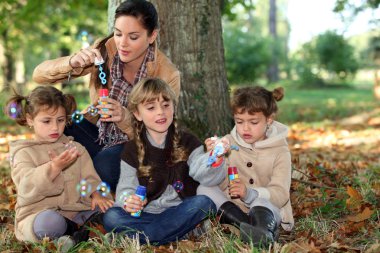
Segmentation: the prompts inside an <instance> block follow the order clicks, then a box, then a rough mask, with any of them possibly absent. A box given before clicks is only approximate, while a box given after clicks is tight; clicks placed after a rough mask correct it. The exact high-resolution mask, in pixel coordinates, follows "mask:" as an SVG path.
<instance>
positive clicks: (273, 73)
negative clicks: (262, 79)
mask: <svg viewBox="0 0 380 253" xmlns="http://www.w3.org/2000/svg"><path fill="white" fill-rule="evenodd" d="M276 15H277V8H276V0H270V6H269V34H270V36H271V37H272V60H271V64H270V66H269V69H268V81H269V82H270V83H272V82H277V81H278V80H279V77H278V57H277V51H278V50H277V47H278V45H277V18H276Z"/></svg>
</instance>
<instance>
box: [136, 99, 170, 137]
mask: <svg viewBox="0 0 380 253" xmlns="http://www.w3.org/2000/svg"><path fill="white" fill-rule="evenodd" d="M133 114H134V115H135V117H136V119H137V120H138V121H143V123H144V125H145V127H146V128H147V130H148V132H149V134H150V135H151V136H152V137H153V138H155V137H157V139H160V137H162V136H165V135H166V133H167V131H168V129H169V126H170V125H171V124H172V122H173V115H174V105H173V102H172V101H165V100H164V99H163V97H162V95H160V97H159V98H158V99H156V100H154V101H145V102H144V103H141V104H139V105H138V106H137V111H136V112H134V113H133Z"/></svg>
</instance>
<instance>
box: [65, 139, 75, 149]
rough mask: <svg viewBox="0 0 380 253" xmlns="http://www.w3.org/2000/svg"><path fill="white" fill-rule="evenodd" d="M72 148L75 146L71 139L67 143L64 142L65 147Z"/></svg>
mask: <svg viewBox="0 0 380 253" xmlns="http://www.w3.org/2000/svg"><path fill="white" fill-rule="evenodd" d="M72 148H75V145H74V142H73V141H69V142H68V143H66V144H65V149H72Z"/></svg>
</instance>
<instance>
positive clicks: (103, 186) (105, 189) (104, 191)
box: [96, 182, 111, 197]
mask: <svg viewBox="0 0 380 253" xmlns="http://www.w3.org/2000/svg"><path fill="white" fill-rule="evenodd" d="M96 190H97V191H98V192H99V193H100V195H102V196H103V197H105V196H107V195H108V194H109V193H110V191H111V189H110V187H109V185H108V184H107V183H106V182H101V183H100V184H99V185H98V187H96Z"/></svg>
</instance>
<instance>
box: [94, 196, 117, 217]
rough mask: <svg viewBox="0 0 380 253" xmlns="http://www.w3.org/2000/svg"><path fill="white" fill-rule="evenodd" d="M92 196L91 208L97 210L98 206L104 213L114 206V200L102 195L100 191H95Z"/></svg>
mask: <svg viewBox="0 0 380 253" xmlns="http://www.w3.org/2000/svg"><path fill="white" fill-rule="evenodd" d="M91 198H92V199H91V210H95V208H96V207H97V206H98V207H99V209H100V211H101V212H102V213H104V212H106V211H107V209H108V208H110V207H112V206H113V200H111V199H108V198H105V197H103V196H101V195H100V194H99V192H93V193H92V194H91Z"/></svg>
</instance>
